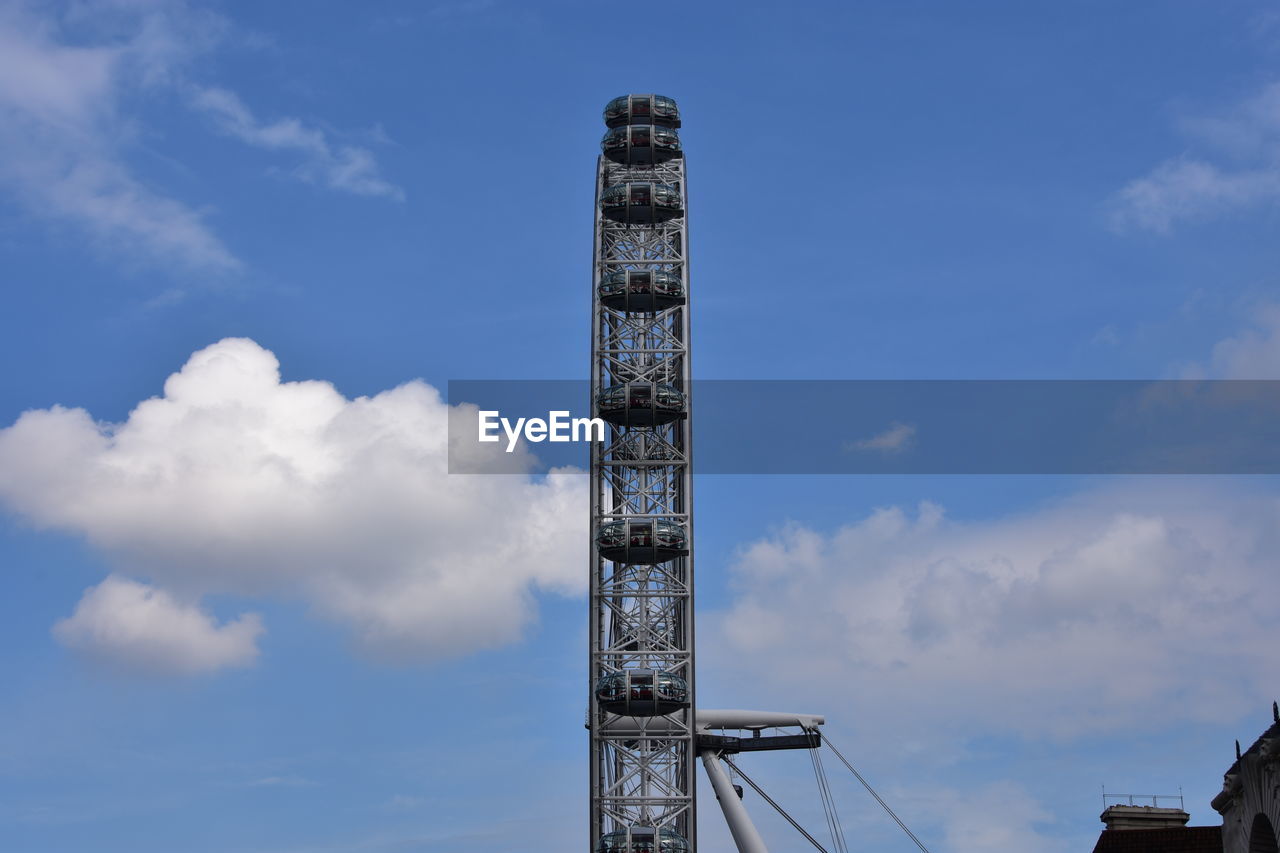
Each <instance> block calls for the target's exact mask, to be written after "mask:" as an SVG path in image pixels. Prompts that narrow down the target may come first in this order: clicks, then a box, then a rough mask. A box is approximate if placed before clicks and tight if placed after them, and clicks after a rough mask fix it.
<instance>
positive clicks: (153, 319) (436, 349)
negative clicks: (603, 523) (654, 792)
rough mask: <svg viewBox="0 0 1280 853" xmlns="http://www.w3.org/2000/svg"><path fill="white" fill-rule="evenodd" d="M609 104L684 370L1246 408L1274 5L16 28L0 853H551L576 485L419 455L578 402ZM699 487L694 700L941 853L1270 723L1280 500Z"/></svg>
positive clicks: (1208, 816) (579, 682)
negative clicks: (458, 396)
mask: <svg viewBox="0 0 1280 853" xmlns="http://www.w3.org/2000/svg"><path fill="white" fill-rule="evenodd" d="M628 91H646V92H647V91H656V92H661V93H665V94H669V95H671V96H673V97H675V98H677V99H678V101H679V103H680V106H681V108H682V111H683V113H684V117H685V127H684V129H683V130H682V138H683V141H684V146H685V149H686V152H687V155H688V169H689V183H690V198H691V204H690V217H691V218H690V228H691V235H692V236H691V240H692V250H693V263H692V290H691V293H692V299H693V303H692V306H693V307H692V311H693V314H692V316H693V324H694V339H693V340H694V347H695V351H694V370H695V375H696V376H698V377H703V378H715V379H748V380H750V379H764V378H767V379H785V378H806V379H859V378H873V379H889V378H916V379H991V378H1031V379H1038V378H1046V379H1052V378H1090V379H1112V378H1139V379H1145V378H1179V377H1211V378H1264V379H1274V378H1280V294H1278V293H1277V290H1278V287H1280V279H1278V277H1277V273H1276V270H1277V269H1280V242H1278V241H1277V240H1276V239H1275V234H1276V231H1277V228H1278V227H1280V206H1278V205H1277V203H1276V202H1277V201H1278V200H1280V8H1277V6H1276V5H1275V4H1274V3H1266V2H1244V0H1225V2H1224V0H1215V2H1207V0H1206V2H1194V0H1187V2H1179V3H1155V2H1130V3H1124V4H1116V3H1110V2H1101V0H1098V2H1085V1H1084V0H1081V2H1068V3H1054V4H1048V3H1014V2H971V3H965V4H957V3H943V2H910V0H908V2H899V3H819V2H813V3H810V2H800V3H785V4H784V3H742V4H730V3H713V2H708V3H691V4H686V6H684V7H682V8H681V9H680V10H679V11H678V13H674V12H673V13H671V14H666V13H662V12H660V11H659V10H657V9H656V8H655V9H652V10H650V9H648V8H641V7H639V6H635V5H634V4H632V5H631V6H627V7H625V8H623V7H610V6H606V5H603V4H599V3H588V2H568V0H566V2H536V3H535V2H526V3H515V2H504V0H439V2H421V3H364V4H358V5H356V4H349V5H339V4H316V3H303V2H277V3H271V4H248V3H224V4H210V5H195V4H191V5H187V4H179V3H166V2H102V3H92V4H89V3H25V2H5V3H2V4H0V283H2V284H3V286H4V293H5V296H6V310H5V311H4V312H3V313H2V314H0V362H2V363H3V364H4V365H6V368H7V369H5V370H4V371H2V372H0V406H2V407H3V410H2V411H0V510H3V513H4V514H3V520H2V521H0V566H3V572H4V573H3V579H4V583H5V593H4V594H3V595H2V596H0V637H3V642H2V643H0V684H2V687H0V847H3V848H4V849H6V850H14V851H24V853H53V851H58V852H59V853H61V851H77V853H80V852H81V851H104V853H106V851H130V853H148V852H149V851H157V852H158V851H172V850H183V851H191V853H205V851H208V853H214V851H216V852H217V853H231V851H236V853H285V852H286V851H288V853H302V851H384V850H385V851H423V853H427V851H431V852H432V853H434V851H441V852H442V853H444V851H448V853H456V851H503V850H514V849H522V850H534V851H547V853H550V851H553V850H557V851H558V850H562V849H565V848H566V847H574V846H580V845H582V844H584V843H585V836H586V818H585V814H586V812H585V797H586V765H585V758H586V742H585V733H584V732H583V730H582V728H581V723H582V714H583V707H584V702H585V696H584V684H585V677H584V675H585V673H584V666H585V660H584V658H585V634H586V614H587V608H586V602H585V599H584V596H583V592H584V588H585V585H586V555H585V541H586V530H585V526H586V519H585V516H586V505H585V498H584V496H585V483H584V481H583V478H582V477H580V476H575V475H572V474H565V475H562V476H555V477H551V478H545V479H543V478H522V477H475V476H472V477H458V476H454V477H450V476H449V475H448V474H447V473H446V471H445V463H444V449H443V448H444V432H445V425H446V423H447V419H448V416H449V413H448V407H447V406H446V405H445V404H444V403H443V402H442V401H441V397H440V395H441V394H442V393H443V389H444V388H445V384H446V383H447V381H448V380H450V379H477V378H485V379H512V378H519V379H568V378H581V377H583V376H585V375H586V372H587V369H588V312H589V306H590V299H589V292H590V287H589V280H590V270H589V260H588V259H589V252H590V246H591V244H590V239H591V238H590V230H591V222H592V212H591V203H592V201H591V194H592V181H593V177H594V171H593V169H594V159H595V157H596V154H597V152H598V147H597V146H598V141H599V137H600V136H601V134H602V132H603V126H602V123H601V121H600V110H601V109H602V107H603V105H604V103H605V102H606V101H607V100H608V99H609V98H611V97H613V96H615V95H617V94H621V93H625V92H628ZM868 438H869V437H864V436H851V440H867V439H868ZM696 499H697V519H698V527H697V553H698V596H699V608H700V610H699V634H698V637H699V653H700V669H699V699H700V702H701V703H702V704H703V705H704V706H721V707H741V706H747V707H760V708H772V709H784V708H785V709H788V710H798V711H808V712H816V713H824V714H826V715H827V717H828V720H829V726H828V729H829V731H830V734H831V736H832V738H833V739H834V741H835V742H836V744H837V745H838V746H840V747H841V749H842V750H843V751H844V752H845V754H846V755H849V756H850V757H851V758H853V759H854V761H855V763H856V764H857V765H858V766H860V768H861V769H862V770H863V771H864V773H865V774H866V775H867V776H868V777H869V778H870V779H871V780H872V782H873V783H874V784H876V785H877V786H878V787H879V788H880V789H881V790H882V792H883V793H884V794H885V796H886V798H887V799H888V800H889V801H890V802H891V803H892V804H894V805H895V807H896V808H897V810H898V811H899V813H900V814H901V815H902V816H903V818H904V819H905V820H906V821H907V822H908V823H909V824H910V825H911V826H912V827H913V828H914V829H915V831H916V833H917V834H918V835H919V836H921V838H922V839H924V840H925V842H926V844H928V845H929V846H930V848H931V849H932V850H934V851H935V853H942V852H943V851H948V852H949V853H950V852H951V851H954V853H968V851H979V850H981V851H993V852H994V853H1003V851H1014V850H1027V849H1034V850H1042V851H1049V853H1056V851H1064V853H1065V851H1073V850H1080V849H1090V848H1091V846H1092V843H1093V840H1094V838H1096V834H1097V831H1098V829H1099V824H1098V822H1097V817H1096V816H1097V814H1098V811H1099V810H1100V796H1099V794H1100V786H1102V785H1104V784H1105V785H1106V786H1107V788H1108V789H1109V790H1113V791H1123V792H1130V791H1132V792H1138V793H1170V792H1176V790H1177V789H1178V788H1179V786H1181V788H1182V789H1183V790H1184V792H1185V793H1186V797H1187V808H1188V810H1189V811H1191V812H1192V815H1193V818H1192V819H1193V822H1194V823H1202V824H1207V823H1215V822H1216V820H1215V819H1216V818H1217V815H1216V814H1215V813H1213V812H1212V811H1211V809H1209V807H1208V801H1209V799H1210V798H1211V797H1212V796H1213V794H1214V793H1215V792H1216V791H1217V789H1218V786H1219V783H1220V781H1221V780H1220V774H1221V772H1222V771H1223V770H1224V769H1225V768H1226V766H1227V765H1228V764H1229V762H1230V760H1231V759H1232V758H1233V757H1234V756H1233V754H1232V751H1231V749H1232V747H1231V743H1232V740H1233V739H1235V738H1239V739H1240V740H1242V741H1244V742H1246V743H1248V742H1249V741H1250V740H1251V739H1252V738H1253V737H1254V736H1255V735H1256V733H1258V732H1259V731H1261V730H1262V729H1263V728H1264V727H1265V726H1266V725H1267V724H1268V722H1269V715H1268V708H1269V704H1270V702H1271V700H1272V699H1273V698H1274V697H1275V696H1276V695H1277V693H1280V664H1278V663H1277V659H1276V657H1275V655H1274V654H1272V653H1271V649H1272V647H1273V645H1274V636H1275V625H1276V617H1275V610H1274V604H1273V603H1274V601H1275V600H1276V594H1277V592H1280V580H1277V578H1278V577H1280V575H1278V574H1277V573H1276V571H1275V568H1276V566H1275V557H1274V555H1275V554H1276V553H1277V548H1276V547H1275V546H1276V545H1277V544H1278V543H1276V541H1275V539H1276V535H1277V534H1276V530H1277V524H1276V520H1277V513H1280V488H1278V487H1277V484H1276V482H1275V481H1274V480H1273V479H1271V478H1265V477H1253V478H1225V477H1218V478H1210V477H1202V478H1192V477H1185V478H1173V477H1165V478H1160V477H1146V478H1137V477H1135V478H1118V477H1111V478H1102V477H1072V478H1068V477H994V476H992V477H923V476H917V477H887V476H882V477H863V478H852V477H850V478H845V477H798V476H797V477H745V476H704V477H700V478H699V479H698V482H697V483H696ZM746 767H747V768H748V772H751V773H752V775H753V777H755V778H757V779H758V780H760V781H762V782H763V783H764V784H765V785H766V788H768V789H771V790H773V791H774V793H775V794H776V795H777V796H778V798H779V799H781V800H782V801H783V802H784V804H786V805H788V806H789V807H792V808H793V809H794V810H795V812H796V813H797V814H798V815H799V816H801V817H802V819H803V820H805V821H806V822H807V823H808V824H809V825H810V826H811V827H812V828H817V827H819V826H820V825H821V824H820V822H821V813H820V811H819V809H818V806H817V797H816V796H815V793H816V791H815V788H814V786H813V780H812V777H811V776H806V774H807V773H808V772H809V771H808V768H807V762H805V761H804V760H803V756H798V755H796V756H793V755H778V756H765V757H761V758H758V759H753V760H751V761H748V762H746ZM836 794H837V797H838V799H839V802H840V803H841V809H842V815H843V817H844V819H845V825H846V829H847V830H848V834H849V836H850V838H851V839H854V838H856V839H857V844H858V846H859V847H860V848H863V849H873V850H880V851H886V853H894V852H895V851H905V850H908V849H913V848H912V847H911V845H910V842H909V841H908V840H907V839H906V838H905V837H904V836H902V835H901V834H900V833H899V832H897V830H896V827H894V826H893V825H892V824H891V823H890V821H889V820H888V819H887V817H885V816H884V815H883V814H881V813H879V812H878V811H877V808H876V807H875V806H874V803H872V802H871V801H870V799H869V798H868V797H866V795H865V794H863V793H861V792H860V791H859V790H858V789H857V788H856V787H855V785H854V784H852V783H851V780H848V779H840V780H839V781H838V782H837V783H836ZM751 808H752V811H753V814H755V815H756V816H757V817H758V819H759V822H760V824H761V827H762V831H764V832H765V834H766V836H767V837H768V838H770V839H771V840H772V841H773V842H774V844H775V846H776V847H777V848H779V849H785V848H787V847H790V846H793V845H794V844H795V842H796V841H797V840H798V839H794V838H793V837H792V836H790V835H789V834H788V833H789V832H790V830H789V829H788V828H787V827H785V826H784V825H781V824H780V822H779V821H776V820H775V819H773V818H772V817H770V815H768V814H766V811H767V809H766V808H765V807H764V806H763V804H762V803H760V802H759V801H758V800H754V801H753V802H752V803H751ZM700 841H701V845H700V846H701V849H702V850H703V851H704V853H719V851H727V850H729V849H730V841H729V839H728V835H727V833H726V832H725V831H724V829H723V827H722V825H721V820H720V817H719V814H718V812H717V810H716V808H715V803H714V799H713V798H712V797H710V796H707V797H706V799H705V800H704V801H703V807H702V814H701V837H700Z"/></svg>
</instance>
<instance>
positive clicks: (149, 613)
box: [53, 575, 263, 675]
mask: <svg viewBox="0 0 1280 853" xmlns="http://www.w3.org/2000/svg"><path fill="white" fill-rule="evenodd" d="M262 631H263V628H262V622H261V620H260V619H259V618H258V616H257V615H256V614H252V613H248V614H245V615H243V616H240V617H239V618H238V619H236V620H234V621H232V622H228V623H226V624H224V625H218V624H217V623H216V622H215V621H214V619H213V617H212V616H210V615H209V614H208V613H206V612H205V611H203V610H201V609H200V608H199V607H197V606H195V605H191V604H182V603H180V602H178V601H176V600H175V599H174V598H173V597H172V596H171V595H169V594H168V593H166V592H164V591H163V590H158V589H153V588H152V587H149V586H147V585H145V584H140V583H137V582H135V581H131V580H126V579H125V578H120V577H116V576H114V575H113V576H111V577H108V578H107V579H106V580H104V581H103V582H102V583H100V584H98V585H97V586H95V587H93V588H92V589H89V590H87V591H86V592H85V594H84V597H83V598H81V599H80V603H79V604H78V605H77V606H76V611H75V613H74V614H72V615H71V616H70V617H68V618H67V619H63V620H62V621H61V622H58V623H57V624H56V625H54V627H53V633H54V636H55V637H57V638H58V640H59V641H61V642H62V643H63V644H64V645H66V646H68V647H69V648H72V649H74V650H76V651H77V652H81V653H83V654H85V655H86V656H88V657H90V658H91V659H94V660H97V661H100V662H104V663H107V664H110V665H113V666H119V667H123V668H126V669H132V670H142V671H146V672H153V673H159V674H171V673H173V674H182V675H188V674H195V673H201V672H211V671H213V670H217V669H222V668H224V667H235V666H245V665H247V664H250V663H252V662H253V661H254V659H255V658H257V656H258V647H257V639H258V636H259V635H260V634H261V633H262Z"/></svg>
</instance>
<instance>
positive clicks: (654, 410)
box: [596, 382, 685, 427]
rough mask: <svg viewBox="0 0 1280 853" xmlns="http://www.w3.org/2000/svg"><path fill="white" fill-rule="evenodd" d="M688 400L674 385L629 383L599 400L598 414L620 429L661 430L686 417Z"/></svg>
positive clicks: (613, 388)
mask: <svg viewBox="0 0 1280 853" xmlns="http://www.w3.org/2000/svg"><path fill="white" fill-rule="evenodd" d="M684 409H685V396H684V394H682V393H680V392H679V391H677V390H676V389H675V388H672V387H671V386H670V385H662V384H660V383H657V382H628V383H626V384H625V385H614V386H612V387H610V388H606V389H604V391H601V392H600V396H598V397H596V413H597V414H598V415H599V416H600V417H602V418H604V419H605V420H606V421H608V422H609V423H611V424H616V425H618V426H642V427H650V426H658V425H660V424H668V423H671V422H672V421H674V420H676V419H677V418H681V417H683V416H684Z"/></svg>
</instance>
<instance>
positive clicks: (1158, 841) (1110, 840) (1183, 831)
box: [1093, 826, 1222, 853]
mask: <svg viewBox="0 0 1280 853" xmlns="http://www.w3.org/2000/svg"><path fill="white" fill-rule="evenodd" d="M1093 853H1222V827H1220V826H1178V827H1166V828H1162V829H1104V830H1102V835H1100V836H1098V843H1097V844H1096V845H1094V848H1093Z"/></svg>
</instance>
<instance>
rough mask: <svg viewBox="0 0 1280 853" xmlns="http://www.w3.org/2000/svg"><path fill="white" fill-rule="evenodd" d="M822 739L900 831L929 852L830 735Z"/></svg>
mask: <svg viewBox="0 0 1280 853" xmlns="http://www.w3.org/2000/svg"><path fill="white" fill-rule="evenodd" d="M823 741H825V742H826V744H827V746H829V747H831V751H832V752H834V753H835V755H836V758H838V759H840V760H841V761H842V762H844V766H845V767H848V768H849V772H850V773H852V774H853V775H854V776H856V777H857V779H858V781H859V782H861V783H862V787H864V788H866V789H867V791H868V792H869V793H870V794H871V796H873V797H875V798H876V802H877V803H879V804H880V805H881V806H882V807H883V808H884V810H885V811H886V812H888V813H889V817H891V818H893V819H894V821H896V822H897V824H898V826H900V827H902V831H903V832H905V833H906V834H907V836H908V837H910V839H911V840H912V841H914V842H915V843H916V846H917V847H919V848H920V849H921V850H923V851H924V853H929V848H928V847H925V846H924V843H923V842H921V841H920V839H919V838H916V834H915V833H914V832H912V831H911V830H910V829H908V828H907V825H906V824H905V823H903V822H902V819H901V818H899V817H898V816H897V815H896V814H894V813H893V809H891V808H889V804H888V803H886V802H885V801H884V800H882V799H881V798H880V795H879V794H877V793H876V789H875V788H872V787H871V784H870V783H869V782H867V780H866V779H863V778H862V774H861V773H859V772H858V771H857V770H854V769H853V765H852V764H850V763H849V760H848V759H847V758H845V757H844V756H843V755H841V754H840V750H838V749H836V746H835V744H833V743H832V742H831V736H830V735H827V734H825V733H824V736H823Z"/></svg>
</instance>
